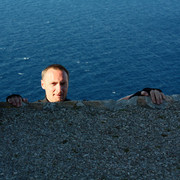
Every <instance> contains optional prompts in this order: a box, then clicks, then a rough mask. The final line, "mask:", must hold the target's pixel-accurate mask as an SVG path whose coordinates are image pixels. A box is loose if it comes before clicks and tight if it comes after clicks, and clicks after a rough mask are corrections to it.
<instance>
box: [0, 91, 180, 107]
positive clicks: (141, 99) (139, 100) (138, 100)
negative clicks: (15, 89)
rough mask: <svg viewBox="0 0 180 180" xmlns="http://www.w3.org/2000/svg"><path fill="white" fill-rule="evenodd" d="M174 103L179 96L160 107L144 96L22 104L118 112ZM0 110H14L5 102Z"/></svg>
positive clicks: (26, 105)
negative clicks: (126, 98)
mask: <svg viewBox="0 0 180 180" xmlns="http://www.w3.org/2000/svg"><path fill="white" fill-rule="evenodd" d="M175 102H178V103H180V94H174V95H171V96H166V100H165V101H164V102H163V104H161V105H157V104H153V103H152V101H151V99H150V97H145V96H135V97H133V98H131V99H129V100H121V99H120V100H117V101H115V100H91V101H82V100H78V101H77V100H75V101H66V102H58V103H27V104H25V103H23V107H29V108H35V109H39V110H43V109H53V108H54V107H57V106H58V107H66V108H68V107H69V108H72V107H73V108H80V107H86V106H91V107H95V108H103V109H110V110H120V109H124V108H127V107H130V106H141V107H145V108H152V109H167V108H169V107H171V106H172V105H173V104H174V103H175ZM0 108H14V106H12V105H11V104H9V103H7V102H0Z"/></svg>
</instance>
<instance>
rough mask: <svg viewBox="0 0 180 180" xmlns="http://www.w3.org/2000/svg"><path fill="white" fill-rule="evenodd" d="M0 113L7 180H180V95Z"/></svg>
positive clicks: (0, 166) (0, 173) (1, 165)
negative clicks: (157, 101) (159, 100)
mask: <svg viewBox="0 0 180 180" xmlns="http://www.w3.org/2000/svg"><path fill="white" fill-rule="evenodd" d="M0 107H1V108H0V179H2V180H6V179H7V180H8V179H15V180H16V179H17V180H30V179H33V180H34V179H37V180H41V179H42V180H44V179H118V180H119V179H122V180H125V179H158V180H159V179H163V180H164V179H165V180H166V179H167V180H176V179H179V171H180V164H179V161H180V154H179V152H180V148H179V147H180V146H179V144H180V136H179V132H180V98H179V95H173V96H169V97H168V99H167V101H166V102H164V104H162V105H160V106H157V105H154V104H152V103H151V101H150V99H149V98H144V97H138V98H137V97H135V98H132V99H131V100H128V101H124V100H123V101H113V100H109V101H108V100H107V101H72V102H63V103H47V104H41V103H30V104H26V105H24V106H23V107H21V108H10V107H11V106H9V105H8V104H6V103H0Z"/></svg>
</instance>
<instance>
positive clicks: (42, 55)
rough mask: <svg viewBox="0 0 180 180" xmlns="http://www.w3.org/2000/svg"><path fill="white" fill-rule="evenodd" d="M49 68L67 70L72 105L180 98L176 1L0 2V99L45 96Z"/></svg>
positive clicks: (179, 28)
mask: <svg viewBox="0 0 180 180" xmlns="http://www.w3.org/2000/svg"><path fill="white" fill-rule="evenodd" d="M53 63H58V64H62V65H64V66H65V67H66V68H67V69H68V70H69V72H70V82H69V83H70V84H69V91H68V98H70V99H72V100H82V99H86V100H104V99H114V100H117V99H119V98H121V97H123V96H126V95H128V94H132V93H135V92H136V91H138V90H141V89H143V88H144V87H153V88H160V89H162V90H163V92H164V93H165V94H169V95H171V94H180V1H179V0H36V1H35V0H1V1H0V82H1V84H0V101H5V98H6V96H8V95H10V94H12V93H17V94H20V95H22V96H23V97H26V98H28V99H29V101H30V102H33V101H36V100H38V99H42V98H44V91H43V90H42V88H41V84H40V80H41V70H42V69H44V68H45V67H46V66H48V65H50V64H53Z"/></svg>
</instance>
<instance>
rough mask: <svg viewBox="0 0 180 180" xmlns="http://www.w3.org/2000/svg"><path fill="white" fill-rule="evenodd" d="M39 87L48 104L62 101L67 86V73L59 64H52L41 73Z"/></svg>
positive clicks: (65, 94)
mask: <svg viewBox="0 0 180 180" xmlns="http://www.w3.org/2000/svg"><path fill="white" fill-rule="evenodd" d="M41 76H42V79H41V86H42V88H43V89H44V90H45V92H46V98H47V100H48V101H49V102H59V101H64V100H65V98H66V96H67V92H68V85H69V72H68V71H67V69H66V68H65V67H63V66H61V65H59V64H52V65H50V66H48V67H47V68H45V69H44V70H43V71H42V74H41Z"/></svg>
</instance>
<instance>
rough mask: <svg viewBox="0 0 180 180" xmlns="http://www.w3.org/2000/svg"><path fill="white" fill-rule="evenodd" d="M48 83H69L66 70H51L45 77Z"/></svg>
mask: <svg viewBox="0 0 180 180" xmlns="http://www.w3.org/2000/svg"><path fill="white" fill-rule="evenodd" d="M44 80H46V81H68V75H67V73H66V72H65V71H64V70H60V69H53V68H50V69H48V70H47V72H46V73H45V76H44Z"/></svg>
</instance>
